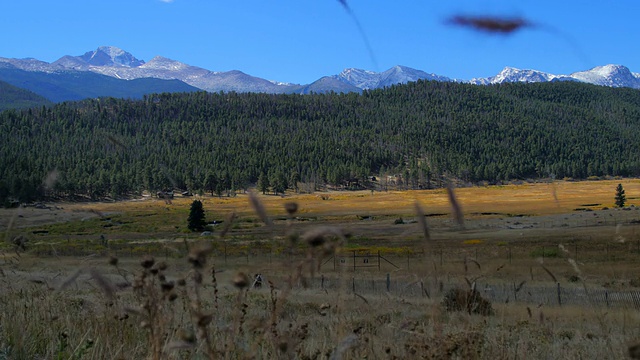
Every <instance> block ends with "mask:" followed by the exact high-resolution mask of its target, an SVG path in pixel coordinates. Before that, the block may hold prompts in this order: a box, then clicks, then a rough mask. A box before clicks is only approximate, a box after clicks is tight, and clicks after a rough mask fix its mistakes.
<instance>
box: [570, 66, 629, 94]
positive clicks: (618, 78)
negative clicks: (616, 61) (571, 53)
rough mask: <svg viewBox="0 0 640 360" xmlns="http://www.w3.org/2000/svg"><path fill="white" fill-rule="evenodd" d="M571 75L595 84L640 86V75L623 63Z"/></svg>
mask: <svg viewBox="0 0 640 360" xmlns="http://www.w3.org/2000/svg"><path fill="white" fill-rule="evenodd" d="M569 76H571V77H572V78H575V79H578V80H580V81H583V82H587V83H590V84H595V85H602V86H611V87H630V88H635V89H639V88H640V77H639V76H638V75H637V74H634V73H632V72H631V71H630V70H629V68H627V67H626V66H622V65H611V64H610V65H604V66H596V67H594V68H593V69H590V70H587V71H579V72H575V73H573V74H571V75H569Z"/></svg>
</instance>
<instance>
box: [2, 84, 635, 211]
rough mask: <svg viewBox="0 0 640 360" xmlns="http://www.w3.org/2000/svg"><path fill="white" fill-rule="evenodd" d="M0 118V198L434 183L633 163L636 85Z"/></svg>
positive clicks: (630, 167)
mask: <svg viewBox="0 0 640 360" xmlns="http://www.w3.org/2000/svg"><path fill="white" fill-rule="evenodd" d="M0 130H1V131H0V146H1V150H0V154H1V155H2V156H1V159H0V198H2V199H6V198H8V197H16V198H19V199H20V200H23V201H24V200H30V199H35V198H39V197H42V196H45V195H46V196H72V195H81V196H89V197H92V198H100V197H104V196H119V195H127V194H136V193H140V192H141V191H142V190H150V191H152V192H154V191H156V190H160V189H164V188H175V189H184V190H186V189H188V190H191V191H198V190H199V189H202V190H203V191H206V192H214V193H215V192H218V193H222V192H224V191H225V190H227V189H243V188H246V187H248V186H251V185H255V184H257V185H258V186H259V188H262V189H264V190H266V189H271V190H276V191H282V190H284V188H295V186H296V185H297V184H299V183H303V182H315V183H317V184H322V183H327V184H335V185H343V186H351V187H353V186H370V185H371V184H370V180H371V177H372V176H375V177H379V175H380V174H382V173H384V174H395V175H398V179H399V180H400V181H401V182H402V183H403V184H404V186H407V187H409V188H418V187H432V186H437V185H438V183H439V179H441V176H442V175H446V176H450V177H457V178H459V179H461V180H464V181H472V182H473V181H480V180H487V181H489V182H494V181H500V180H510V179H524V178H536V177H548V176H551V175H555V176H556V177H560V178H561V177H573V178H586V177H588V176H602V175H620V176H635V175H639V174H640V141H638V134H640V91H637V90H632V89H626V88H617V89H614V88H607V87H599V86H593V85H587V84H580V83H574V82H558V83H538V84H522V83H517V84H502V85H495V86H477V85H469V84H457V83H446V82H427V81H419V82H416V83H410V84H407V85H399V86H393V87H390V88H387V89H384V90H375V91H365V92H364V93H362V94H356V93H350V94H314V95H268V94H236V93H229V94H222V93H204V92H197V93H185V94H160V95H152V96H146V97H145V98H144V99H143V100H139V101H134V100H121V99H113V98H109V99H99V100H87V101H82V102H77V103H62V104H58V105H55V106H53V107H50V108H45V107H43V108H36V109H32V110H25V111H16V110H10V111H5V112H3V113H0ZM48 174H49V175H50V176H49V178H52V177H53V178H55V179H56V181H55V182H51V184H53V185H51V186H50V187H51V188H49V189H48V188H47V186H45V185H44V183H43V181H44V179H45V178H47V175H48ZM52 174H54V175H56V176H52Z"/></svg>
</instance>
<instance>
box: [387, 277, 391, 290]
mask: <svg viewBox="0 0 640 360" xmlns="http://www.w3.org/2000/svg"><path fill="white" fill-rule="evenodd" d="M387 292H391V278H390V277H389V273H387Z"/></svg>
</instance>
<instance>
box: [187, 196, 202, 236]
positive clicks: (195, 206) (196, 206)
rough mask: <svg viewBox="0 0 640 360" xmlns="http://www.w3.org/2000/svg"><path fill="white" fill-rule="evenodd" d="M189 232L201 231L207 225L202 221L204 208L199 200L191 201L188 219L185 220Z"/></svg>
mask: <svg viewBox="0 0 640 360" xmlns="http://www.w3.org/2000/svg"><path fill="white" fill-rule="evenodd" d="M187 221H188V223H189V225H188V227H189V230H191V231H202V230H203V229H204V227H205V226H206V225H207V222H206V221H205V220H204V208H203V207H202V202H201V201H200V200H193V202H192V203H191V210H190V211H189V218H188V219H187Z"/></svg>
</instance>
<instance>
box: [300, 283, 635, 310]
mask: <svg viewBox="0 0 640 360" xmlns="http://www.w3.org/2000/svg"><path fill="white" fill-rule="evenodd" d="M306 286H308V287H309V288H312V289H323V290H327V291H328V290H333V291H338V290H340V289H342V291H345V292H347V293H357V294H359V295H364V296H366V295H384V294H387V293H388V294H390V295H393V296H398V297H409V298H432V297H433V298H436V299H437V298H438V296H442V295H444V294H445V293H446V292H447V291H449V290H450V289H453V288H455V287H459V288H466V287H467V285H466V284H464V285H463V286H457V285H455V284H442V283H435V282H434V280H433V279H428V280H424V281H422V280H420V279H414V278H412V277H411V276H404V277H398V278H393V277H391V276H390V274H386V277H384V278H356V277H355V276H348V275H347V276H344V277H342V278H333V277H325V276H320V277H315V278H313V279H307V281H306ZM476 290H477V291H478V292H479V293H480V294H481V295H482V296H483V297H484V298H486V299H487V300H489V301H491V302H493V303H520V304H532V305H538V306H542V305H545V306H596V307H607V308H625V309H635V310H640V290H612V289H602V288H599V289H589V288H585V287H577V286H576V287H566V286H562V285H560V284H559V283H556V285H549V286H528V285H527V284H525V285H524V286H522V287H521V288H520V289H517V287H516V285H515V284H507V283H500V284H496V283H493V284H492V283H481V284H477V285H476Z"/></svg>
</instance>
